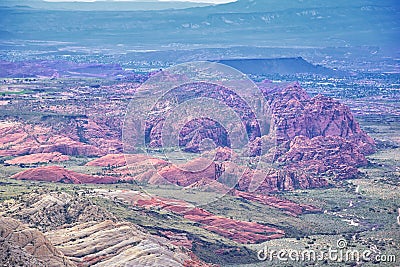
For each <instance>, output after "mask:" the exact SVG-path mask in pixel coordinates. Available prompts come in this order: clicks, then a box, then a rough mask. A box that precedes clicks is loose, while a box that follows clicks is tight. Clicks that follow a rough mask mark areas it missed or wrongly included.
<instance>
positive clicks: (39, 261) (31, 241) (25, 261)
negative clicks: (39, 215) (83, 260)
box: [0, 216, 75, 267]
mask: <svg viewBox="0 0 400 267" xmlns="http://www.w3.org/2000/svg"><path fill="white" fill-rule="evenodd" d="M0 251H1V252H2V253H1V257H0V263H1V264H2V266H50V267H51V266H53V267H58V266H65V267H74V266H75V264H73V263H72V262H71V261H70V260H69V259H68V258H66V257H65V256H64V255H63V254H62V253H61V252H60V251H59V250H58V249H57V248H56V247H54V246H53V244H52V243H51V242H50V241H49V240H48V238H46V236H44V235H43V233H41V232H40V231H39V230H37V229H34V228H29V227H27V226H25V225H24V224H22V223H20V222H19V221H17V220H15V219H12V218H9V217H1V216H0Z"/></svg>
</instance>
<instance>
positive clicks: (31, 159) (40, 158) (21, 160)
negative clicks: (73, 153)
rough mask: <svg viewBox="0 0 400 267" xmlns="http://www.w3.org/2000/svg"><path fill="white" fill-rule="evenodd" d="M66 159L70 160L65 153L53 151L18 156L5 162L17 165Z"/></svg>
mask: <svg viewBox="0 0 400 267" xmlns="http://www.w3.org/2000/svg"><path fill="white" fill-rule="evenodd" d="M66 160H69V157H68V156H66V155H63V154H61V153H59V152H53V153H38V154H30V155H26V156H21V157H16V158H13V159H11V160H6V161H5V162H4V163H6V164H12V165H17V164H34V163H49V162H61V161H66Z"/></svg>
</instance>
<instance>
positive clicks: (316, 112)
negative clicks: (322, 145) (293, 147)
mask: <svg viewBox="0 0 400 267" xmlns="http://www.w3.org/2000/svg"><path fill="white" fill-rule="evenodd" d="M264 93H265V96H266V99H267V103H268V105H269V110H270V112H271V113H272V131H271V134H273V135H275V136H276V140H277V144H278V145H280V144H282V143H285V142H288V141H291V140H293V139H294V137H296V136H305V137H308V138H310V139H312V138H314V137H318V136H323V137H330V136H337V137H342V138H344V139H346V140H348V141H352V142H353V143H354V144H355V145H357V147H358V149H359V151H360V153H364V154H366V153H372V152H373V151H374V148H375V143H374V141H373V140H372V138H371V137H369V136H368V135H367V134H366V133H365V132H364V131H362V130H361V128H360V126H359V124H358V123H357V121H356V120H355V119H354V117H353V115H352V113H351V111H350V109H349V108H348V107H347V106H345V105H343V104H341V103H339V102H338V101H336V100H334V99H332V98H330V97H325V96H322V95H317V96H315V97H313V98H311V97H310V96H308V94H307V93H306V92H305V91H304V90H303V89H302V88H301V87H300V85H299V84H297V83H295V84H292V85H289V86H287V87H286V88H283V89H275V90H268V89H264Z"/></svg>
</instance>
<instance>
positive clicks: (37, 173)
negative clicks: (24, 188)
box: [11, 166, 118, 184]
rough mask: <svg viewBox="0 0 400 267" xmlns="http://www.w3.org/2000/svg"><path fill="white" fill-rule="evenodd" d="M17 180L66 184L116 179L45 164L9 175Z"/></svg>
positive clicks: (106, 181)
mask: <svg viewBox="0 0 400 267" xmlns="http://www.w3.org/2000/svg"><path fill="white" fill-rule="evenodd" d="M11 178H13V179H17V180H34V181H46V182H61V183H67V184H83V183H93V184H109V183H114V182H116V181H117V180H118V179H117V178H115V177H111V176H94V175H88V174H82V173H77V172H74V171H70V170H67V169H65V168H62V167H59V166H45V167H38V168H33V169H29V170H26V171H23V172H20V173H17V174H15V175H13V176H11Z"/></svg>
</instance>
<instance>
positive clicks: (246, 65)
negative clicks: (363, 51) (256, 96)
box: [216, 57, 346, 76]
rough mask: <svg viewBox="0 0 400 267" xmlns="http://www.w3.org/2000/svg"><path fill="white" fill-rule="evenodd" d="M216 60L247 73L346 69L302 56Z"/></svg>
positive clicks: (330, 72)
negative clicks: (317, 63)
mask: <svg viewBox="0 0 400 267" xmlns="http://www.w3.org/2000/svg"><path fill="white" fill-rule="evenodd" d="M216 62H218V63H221V64H225V65H228V66H230V67H233V68H235V69H238V70H240V71H241V72H243V73H246V74H253V75H266V74H281V75H290V74H300V73H309V74H319V75H330V76H334V75H344V74H346V73H345V72H344V71H337V70H333V69H330V68H326V67H323V66H320V65H314V64H311V63H310V62H308V61H306V60H305V59H303V58H302V57H296V58H266V59H246V58H244V59H224V60H217V61H216Z"/></svg>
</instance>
